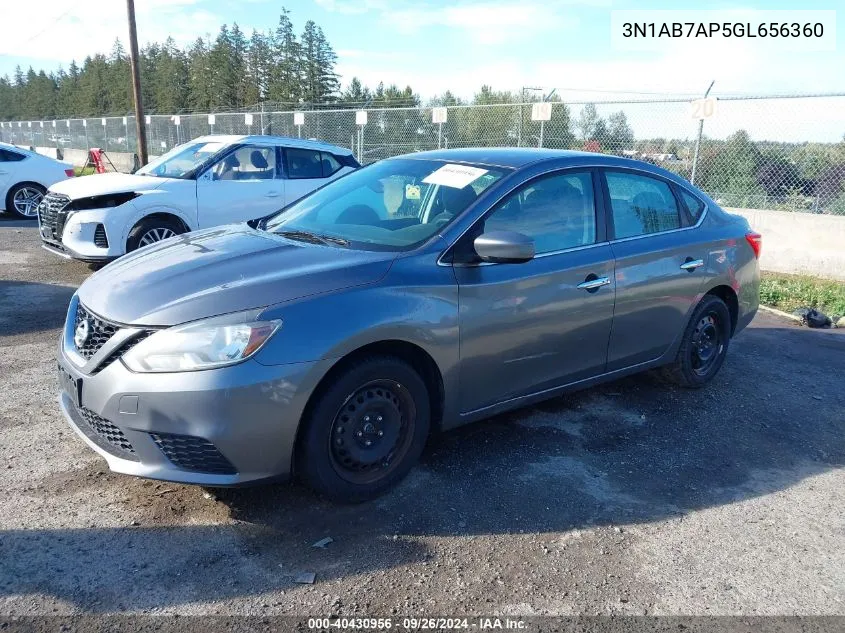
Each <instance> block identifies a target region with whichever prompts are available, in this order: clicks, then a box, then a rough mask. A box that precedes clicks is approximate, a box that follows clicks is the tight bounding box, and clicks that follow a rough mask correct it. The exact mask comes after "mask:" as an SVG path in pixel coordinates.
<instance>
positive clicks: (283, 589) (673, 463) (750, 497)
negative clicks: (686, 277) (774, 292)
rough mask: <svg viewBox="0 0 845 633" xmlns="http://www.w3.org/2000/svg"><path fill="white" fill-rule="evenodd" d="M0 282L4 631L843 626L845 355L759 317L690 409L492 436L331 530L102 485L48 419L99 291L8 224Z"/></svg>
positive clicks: (563, 416) (645, 403)
mask: <svg viewBox="0 0 845 633" xmlns="http://www.w3.org/2000/svg"><path fill="white" fill-rule="evenodd" d="M0 271H2V273H0V372H2V374H1V375H2V380H3V389H2V398H0V478H2V479H0V484H1V485H2V489H3V490H4V491H5V495H4V498H5V501H2V502H0V503H2V506H0V507H2V510H0V614H6V615H9V614H15V615H24V614H38V615H41V614H80V613H179V614H210V613H219V614H252V615H267V614H296V615H328V614H330V613H334V614H343V615H391V614H402V615H409V614H415V615H434V614H440V615H450V614H463V615H472V614H491V613H497V614H514V615H529V614H562V615H567V614H685V615H697V614H741V615H752V614H758V615H770V614H784V615H785V614H802V615H813V614H829V615H834V614H838V615H845V519H843V516H845V515H843V512H842V508H843V506H845V471H843V470H842V465H843V462H845V439H843V430H845V392H843V382H842V379H843V375H845V372H843V370H844V369H845V336H843V335H845V331H842V330H838V331H824V332H820V331H811V330H806V329H802V328H798V327H796V326H795V325H794V324H792V323H790V322H787V321H781V320H778V319H777V318H775V317H772V316H770V315H766V314H760V315H758V317H757V319H756V320H755V322H754V323H753V324H752V326H751V327H750V328H749V329H747V330H746V331H745V332H743V333H742V334H740V335H739V336H738V337H737V338H736V339H735V340H734V341H733V343H732V346H731V350H730V353H729V356H728V360H727V362H726V364H725V366H724V368H723V370H722V372H721V373H720V375H719V376H718V377H717V379H716V380H715V381H714V383H713V384H712V385H711V386H709V387H708V388H706V389H704V390H701V391H695V392H690V391H682V390H677V389H674V388H671V387H666V386H664V385H662V384H661V383H660V382H659V381H658V380H657V379H656V378H655V377H654V376H653V375H650V374H646V375H641V376H636V377H633V378H628V379H625V380H621V381H618V382H614V383H611V384H608V385H604V386H601V387H598V388H594V389H590V390H587V391H583V392H581V393H578V394H575V395H572V396H568V397H565V398H559V399H555V400H552V401H549V402H547V403H544V404H542V405H540V406H537V407H533V408H528V409H523V410H520V411H517V412H514V413H511V414H507V415H503V416H499V417H496V418H493V419H490V420H488V421H485V422H481V423H478V424H475V425H472V426H469V427H466V428H463V429H460V430H458V431H455V432H451V433H448V434H445V435H443V436H441V437H438V438H435V439H433V440H432V442H431V443H430V445H429V448H428V449H427V451H426V453H425V455H424V457H423V461H422V464H421V465H420V466H419V467H417V468H416V469H415V470H414V471H413V473H412V474H411V475H410V476H409V477H408V479H407V480H406V481H405V482H404V483H403V484H402V485H400V486H399V487H398V488H397V489H396V490H395V491H394V492H392V493H390V494H388V495H387V496H385V497H382V498H381V499H379V500H377V501H374V502H371V503H368V504H365V505H360V506H354V507H335V506H332V505H330V504H327V503H325V502H323V501H321V500H319V499H317V498H315V497H314V496H313V495H312V494H310V493H309V492H308V491H306V490H303V489H301V488H299V487H297V486H295V485H276V486H263V487H255V488H248V489H239V490H226V491H219V490H206V489H203V488H199V487H191V486H182V485H177V484H168V483H161V482H152V481H144V480H140V479H134V478H131V477H126V476H121V475H114V474H111V473H110V472H109V471H108V469H107V467H106V464H105V461H104V460H102V459H100V458H99V457H98V456H97V455H96V454H94V453H93V452H91V451H90V450H89V449H88V448H87V447H86V446H85V445H84V444H83V443H82V442H81V441H80V440H79V439H78V438H77V437H76V435H75V434H74V433H73V431H72V430H71V429H70V428H69V427H68V426H67V425H66V423H65V422H64V420H63V419H62V418H61V416H60V414H59V411H58V408H57V405H56V404H55V392H56V389H57V387H56V384H55V378H54V363H55V361H54V345H55V341H56V338H57V335H58V331H59V327H60V325H61V323H62V321H63V318H64V311H65V307H66V305H67V302H68V300H69V298H70V296H71V294H72V292H73V289H74V288H75V287H76V286H77V285H78V284H79V283H80V282H81V281H82V280H83V279H85V277H86V276H87V275H89V274H90V271H89V270H88V268H87V267H86V266H85V265H83V264H78V263H72V262H66V261H63V260H60V259H59V258H57V257H54V256H53V255H51V254H49V253H47V252H45V251H43V250H42V249H40V248H39V242H38V236H37V232H36V229H35V228H34V227H33V225H32V223H31V222H16V221H12V220H8V219H3V216H0ZM324 537H331V538H332V539H333V542H331V543H330V544H328V545H327V546H326V547H325V548H324V549H320V548H314V547H312V544H313V543H314V542H316V541H318V540H320V539H322V538H324ZM302 572H313V573H314V574H316V581H315V582H314V584H313V585H307V584H297V583H295V582H294V579H295V577H296V575H297V574H299V573H302Z"/></svg>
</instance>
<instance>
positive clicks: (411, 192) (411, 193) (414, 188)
mask: <svg viewBox="0 0 845 633" xmlns="http://www.w3.org/2000/svg"><path fill="white" fill-rule="evenodd" d="M405 199H406V200H419V199H420V186H419V185H405Z"/></svg>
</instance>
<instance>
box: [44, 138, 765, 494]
mask: <svg viewBox="0 0 845 633" xmlns="http://www.w3.org/2000/svg"><path fill="white" fill-rule="evenodd" d="M760 244H761V238H760V236H759V235H758V234H756V233H753V232H752V231H750V230H749V227H748V224H747V223H746V221H745V220H744V219H742V218H739V217H736V216H733V215H729V214H728V213H726V212H725V211H723V210H722V209H720V208H719V206H718V205H717V204H716V203H714V202H713V201H712V200H711V199H710V198H708V197H707V196H706V195H704V194H703V193H701V192H700V191H698V190H697V189H695V188H694V187H692V186H691V185H690V184H689V183H688V182H686V181H685V180H682V179H680V178H678V177H677V176H675V175H673V174H671V173H669V172H667V171H665V170H663V169H659V168H657V167H654V166H652V165H648V164H645V163H640V162H637V161H633V160H627V159H620V158H615V157H612V156H603V155H598V154H587V153H578V152H565V151H553V150H529V149H465V150H446V151H435V152H424V153H419V154H414V155H409V156H402V157H399V158H394V159H390V160H385V161H382V162H379V163H376V164H374V165H371V166H369V167H366V168H364V169H361V170H359V171H356V172H353V173H351V174H349V175H348V176H345V177H343V178H341V179H339V180H337V181H335V182H333V183H331V184H328V185H327V186H325V187H323V188H322V189H319V190H317V191H316V192H314V193H313V194H311V195H309V196H308V197H306V198H304V199H302V200H300V201H299V202H296V203H295V204H293V205H292V206H290V207H288V208H287V209H285V210H284V211H283V212H280V213H278V214H276V215H274V216H270V217H268V218H264V219H261V220H256V221H253V222H250V223H249V224H243V225H232V226H226V227H217V228H213V229H208V230H205V231H199V232H196V233H189V234H186V235H180V236H177V237H174V238H171V239H168V240H165V241H163V242H160V243H158V244H155V245H152V246H149V247H146V248H142V249H140V250H138V251H137V252H135V253H133V254H130V255H128V256H126V257H124V258H121V259H120V260H118V261H117V262H115V263H113V264H110V265H108V266H107V267H105V268H104V269H102V270H101V271H99V272H97V273H96V274H94V275H93V276H92V277H91V278H90V279H88V280H87V281H86V282H85V283H84V284H82V286H81V287H80V288H79V291H78V292H77V293H76V295H74V297H73V299H72V301H71V304H70V308H69V310H68V315H67V321H66V324H65V327H64V333H63V335H62V337H61V340H60V343H59V350H58V364H59V378H60V382H61V395H60V403H61V408H62V411H63V412H64V414H65V416H66V417H67V419H68V420H69V421H70V423H71V425H72V426H73V427H74V429H75V430H76V431H77V432H78V433H79V435H80V436H81V437H82V438H83V439H84V440H85V441H86V442H87V443H88V444H89V445H90V446H91V448H93V449H94V450H95V451H97V452H98V453H100V454H101V455H102V456H103V457H105V459H106V460H107V461H108V463H109V466H110V467H111V469H112V470H114V471H117V472H121V473H128V474H132V475H139V476H143V477H152V478H156V479H167V480H172V481H180V482H189V483H197V484H203V485H208V486H227V485H236V484H242V483H246V482H253V481H258V480H264V479H271V478H284V477H286V476H289V475H291V474H293V475H295V476H297V477H299V478H300V479H302V480H303V481H305V482H306V483H307V484H308V485H310V486H311V487H312V488H313V489H315V490H317V491H319V492H320V493H322V494H325V495H327V496H329V497H330V498H332V499H336V500H340V501H358V500H363V499H367V498H370V497H373V496H374V495H376V494H378V493H380V492H383V491H384V490H386V489H387V488H389V487H390V486H391V485H393V484H395V483H396V482H397V481H399V480H400V479H401V478H402V477H403V476H404V475H405V474H406V473H407V472H408V471H409V470H410V469H411V468H412V466H413V465H414V463H415V462H416V461H417V459H418V458H419V456H420V454H421V452H422V450H423V446H424V444H425V442H426V438H427V437H428V436H429V434H430V433H432V432H434V431H435V430H442V429H449V428H452V427H455V426H458V425H461V424H464V423H467V422H471V421H474V420H479V419H481V418H485V417H489V416H491V415H493V414H496V413H500V412H502V411H506V410H508V409H513V408H515V407H520V406H524V405H527V404H529V403H532V402H536V401H538V400H542V399H545V398H550V397H553V396H556V395H559V394H561V393H564V392H566V391H567V390H572V389H578V388H583V387H587V386H589V385H594V384H596V383H599V382H603V381H607V380H612V379H616V378H619V377H620V376H624V375H626V374H630V373H633V372H638V371H642V370H645V369H650V368H656V367H662V368H663V371H664V372H665V373H666V375H667V376H668V377H670V378H671V379H673V380H674V381H676V382H677V383H679V384H681V385H683V386H685V387H701V386H702V385H704V384H706V383H708V382H709V381H710V380H711V379H712V378H713V377H714V376H715V375H716V373H717V372H718V371H719V368H720V367H721V365H722V363H723V361H724V359H725V354H726V353H727V349H728V344H729V342H730V339H731V337H732V336H734V335H735V334H736V333H738V332H739V331H740V330H742V329H743V328H744V327H745V326H747V325H748V323H749V322H750V321H751V319H752V318H753V317H754V314H755V312H756V310H757V303H758V286H759V269H758V264H757V257H758V255H759V252H760Z"/></svg>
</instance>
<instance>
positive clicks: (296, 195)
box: [282, 147, 349, 205]
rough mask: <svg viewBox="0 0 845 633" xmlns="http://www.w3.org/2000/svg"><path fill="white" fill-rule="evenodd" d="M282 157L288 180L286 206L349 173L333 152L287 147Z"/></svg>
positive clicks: (283, 150)
mask: <svg viewBox="0 0 845 633" xmlns="http://www.w3.org/2000/svg"><path fill="white" fill-rule="evenodd" d="M282 155H283V157H284V173H285V178H286V183H285V184H286V186H285V205H288V204H290V203H291V202H295V201H296V200H299V199H300V198H301V197H303V196H305V195H307V194H309V193H311V192H312V191H314V190H315V189H316V188H317V187H320V186H322V185H323V184H325V183H326V182H328V181H329V180H332V179H333V178H336V177H338V176H339V175H341V174H342V173H345V172H346V171H349V168H347V167H344V166H343V165H342V164H341V163H340V161H339V160H338V159H337V157H336V156H335V155H334V154H332V153H331V152H326V151H317V150H313V149H303V148H300V147H285V148H282Z"/></svg>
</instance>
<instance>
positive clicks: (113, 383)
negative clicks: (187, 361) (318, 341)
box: [58, 337, 326, 486]
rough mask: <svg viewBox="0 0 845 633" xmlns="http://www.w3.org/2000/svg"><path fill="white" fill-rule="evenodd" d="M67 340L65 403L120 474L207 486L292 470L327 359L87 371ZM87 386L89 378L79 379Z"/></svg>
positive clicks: (71, 418) (73, 421)
mask: <svg viewBox="0 0 845 633" xmlns="http://www.w3.org/2000/svg"><path fill="white" fill-rule="evenodd" d="M63 341H64V337H62V339H61V340H60V342H59V350H58V364H59V384H60V386H61V391H60V393H59V405H60V408H61V410H62V413H63V414H64V416H65V418H66V419H67V421H68V423H69V424H70V425H71V426H72V427H73V429H74V430H75V431H76V432H77V434H78V435H79V436H80V437H81V438H82V439H83V440H84V441H85V442H86V443H87V444H88V446H89V447H91V448H92V449H93V450H95V451H96V452H97V453H99V454H100V455H101V456H102V457H104V458H105V459H106V461H107V462H108V465H109V468H110V469H111V470H112V471H114V472H118V473H125V474H128V475H136V476H139V477H149V478H152V479H163V480H168V481H176V482H183V483H192V484H201V485H208V486H233V485H239V484H244V483H248V482H254V481H259V480H265V479H283V478H285V477H287V476H288V475H289V474H290V470H291V463H292V455H293V448H294V443H295V439H296V431H297V427H298V425H299V420H300V418H301V416H302V412H303V410H304V408H305V405H306V403H307V401H308V397H309V396H310V394H311V392H312V391H313V389H314V387H315V386H316V384H317V382H318V380H319V376H320V375H321V374H320V372H321V371H322V370H323V368H322V365H323V363H325V362H326V361H316V362H308V363H295V364H289V365H275V366H265V365H261V364H260V363H257V362H255V361H254V360H247V361H245V362H243V363H240V364H238V365H233V366H230V367H224V368H220V369H213V370H205V371H197V372H183V373H172V374H136V373H133V372H131V371H129V370H128V369H127V368H126V367H125V365H123V363H122V362H121V361H119V360H116V361H113V362H111V363H109V364H108V365H106V366H105V367H104V368H102V369H101V370H100V371H99V372H97V373H94V374H85V373H83V372H82V371H81V370H80V368H79V367H78V366H77V364H76V363H77V362H78V361H75V360H73V359H72V358H71V356H70V355H68V354H66V353H65V350H64V342H63ZM80 385H81V386H80Z"/></svg>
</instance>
